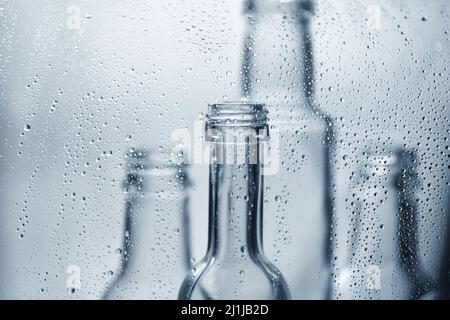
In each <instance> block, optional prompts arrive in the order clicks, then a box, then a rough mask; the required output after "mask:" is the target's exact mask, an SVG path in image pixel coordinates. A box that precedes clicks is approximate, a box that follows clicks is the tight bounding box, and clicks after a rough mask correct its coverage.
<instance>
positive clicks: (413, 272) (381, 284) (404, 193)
mask: <svg viewBox="0 0 450 320" xmlns="http://www.w3.org/2000/svg"><path fill="white" fill-rule="evenodd" d="M407 155H408V153H406V152H404V151H398V150H397V151H395V150H386V149H384V148H383V149H381V150H378V151H376V152H374V151H366V152H364V153H363V155H362V156H363V158H362V161H361V165H360V166H359V168H358V170H357V171H355V174H354V175H353V176H352V180H353V184H352V186H351V192H350V193H351V195H350V197H349V199H350V200H349V201H350V203H351V204H350V207H351V208H352V213H351V215H352V219H351V221H352V222H353V227H352V229H351V236H350V238H349V241H348V246H349V254H348V259H347V262H346V264H345V265H342V266H340V267H338V270H337V272H336V274H337V277H336V282H335V287H334V292H333V293H334V296H335V297H336V298H338V299H412V298H419V297H420V296H421V295H423V294H424V293H425V292H426V291H427V290H430V287H429V282H428V278H427V276H426V275H425V274H424V272H423V270H422V268H421V266H420V264H419V259H418V257H417V252H416V251H415V248H416V246H417V237H418V235H417V228H416V226H415V224H416V222H415V219H416V217H415V215H416V212H417V211H416V210H415V209H414V202H411V199H410V195H411V194H413V193H414V189H415V187H416V186H417V181H416V180H415V178H414V177H413V176H412V175H411V172H412V171H408V169H407V167H406V166H405V164H407V163H406V162H405V158H404V156H407Z"/></svg>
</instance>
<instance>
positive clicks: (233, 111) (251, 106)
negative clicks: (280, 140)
mask: <svg viewBox="0 0 450 320" xmlns="http://www.w3.org/2000/svg"><path fill="white" fill-rule="evenodd" d="M206 119H207V121H206V125H207V127H208V128H217V127H244V128H245V127H248V128H265V127H266V126H267V110H266V107H265V104H263V103H255V102H250V101H245V100H240V101H227V102H221V103H214V104H209V106H208V114H207V115H206Z"/></svg>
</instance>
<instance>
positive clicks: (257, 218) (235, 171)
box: [208, 129, 263, 263]
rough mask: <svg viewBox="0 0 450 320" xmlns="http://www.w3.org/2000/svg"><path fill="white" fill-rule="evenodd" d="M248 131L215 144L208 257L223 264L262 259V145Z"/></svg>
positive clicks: (213, 149)
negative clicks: (238, 137) (237, 137)
mask: <svg viewBox="0 0 450 320" xmlns="http://www.w3.org/2000/svg"><path fill="white" fill-rule="evenodd" d="M229 130H232V131H234V130H240V129H229ZM249 130H253V129H249ZM245 131H246V130H244V131H241V135H239V134H238V136H240V137H241V138H242V139H236V135H234V134H228V133H229V131H228V132H227V133H225V134H223V136H222V137H221V138H219V139H218V140H216V141H215V142H213V143H212V144H211V165H210V188H209V190H210V191H209V192H210V194H209V197H210V202H209V206H210V207H209V219H210V220H209V244H208V255H209V258H210V259H211V258H213V259H214V260H216V261H217V262H219V263H236V262H238V261H241V262H244V261H246V260H249V259H251V260H253V261H257V260H258V261H260V260H261V258H262V246H261V207H262V190H263V176H262V174H261V159H260V143H261V142H260V138H259V137H258V135H256V137H255V136H251V135H247V132H245ZM222 133H224V132H223V131H222ZM238 141H239V142H238Z"/></svg>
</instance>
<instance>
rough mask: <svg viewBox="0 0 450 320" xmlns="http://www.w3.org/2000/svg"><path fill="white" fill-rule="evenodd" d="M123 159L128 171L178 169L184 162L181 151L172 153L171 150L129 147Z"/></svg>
mask: <svg viewBox="0 0 450 320" xmlns="http://www.w3.org/2000/svg"><path fill="white" fill-rule="evenodd" d="M125 161H126V170H127V172H128V173H136V172H143V171H146V170H153V169H156V170H158V169H161V170H164V169H167V170H171V169H172V170H173V169H179V168H180V167H181V166H183V164H184V162H185V161H184V155H183V153H182V152H179V153H177V154H174V153H173V152H172V151H170V152H169V151H165V150H156V149H145V148H131V149H129V150H128V152H127V153H126V154H125Z"/></svg>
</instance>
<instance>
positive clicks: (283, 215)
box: [241, 0, 333, 299]
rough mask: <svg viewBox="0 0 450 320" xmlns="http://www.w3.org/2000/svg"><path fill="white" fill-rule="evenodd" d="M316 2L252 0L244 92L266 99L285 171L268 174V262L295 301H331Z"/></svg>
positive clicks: (326, 127) (326, 143)
mask: <svg viewBox="0 0 450 320" xmlns="http://www.w3.org/2000/svg"><path fill="white" fill-rule="evenodd" d="M312 13H313V7H312V2H311V1H304V0H287V1H286V0H259V1H258V0H249V1H247V6H246V15H247V19H248V24H247V29H248V32H247V35H246V38H245V46H244V58H243V66H242V85H241V88H242V94H243V95H244V96H247V97H251V99H254V100H259V101H263V102H264V103H266V104H267V109H268V111H269V116H270V120H269V124H270V129H271V132H272V133H273V135H275V133H277V135H278V140H279V141H278V142H279V143H278V150H272V152H275V153H277V154H278V155H279V163H280V166H279V168H278V170H277V171H274V172H273V173H272V175H268V176H266V181H267V189H266V190H265V194H266V198H265V202H264V213H265V218H266V219H267V220H268V221H275V222H276V223H272V224H270V223H267V224H265V225H264V243H266V244H267V245H266V246H265V248H266V252H267V255H268V257H269V258H270V259H271V260H273V261H274V263H275V265H276V266H277V267H279V268H280V270H281V272H282V273H283V275H284V276H285V278H286V281H287V283H288V285H289V288H290V291H291V294H292V297H293V298H294V299H323V298H328V297H329V289H330V288H329V287H330V283H331V281H330V280H331V271H330V270H331V268H330V248H331V244H330V243H331V241H330V229H331V212H332V204H331V188H332V184H331V181H330V157H331V156H330V153H331V150H332V148H331V145H332V141H333V139H332V138H333V130H332V129H333V126H332V121H331V119H330V118H329V117H328V116H327V115H326V114H324V113H323V112H322V111H321V110H320V109H318V108H317V106H316V104H315V102H314V76H313V73H314V72H313V71H314V70H313V53H312V41H311V40H312V39H311V34H310V26H309V24H310V17H311V16H312Z"/></svg>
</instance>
